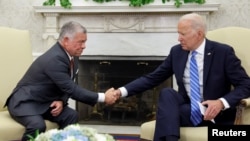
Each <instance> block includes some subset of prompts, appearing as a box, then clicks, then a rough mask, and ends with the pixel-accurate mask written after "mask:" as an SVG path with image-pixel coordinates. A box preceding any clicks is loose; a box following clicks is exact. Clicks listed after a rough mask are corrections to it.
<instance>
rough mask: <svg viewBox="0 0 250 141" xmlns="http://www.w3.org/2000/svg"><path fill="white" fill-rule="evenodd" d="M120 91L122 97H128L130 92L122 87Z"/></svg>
mask: <svg viewBox="0 0 250 141" xmlns="http://www.w3.org/2000/svg"><path fill="white" fill-rule="evenodd" d="M119 90H120V91H121V97H126V96H128V91H127V89H126V88H125V87H120V88H119Z"/></svg>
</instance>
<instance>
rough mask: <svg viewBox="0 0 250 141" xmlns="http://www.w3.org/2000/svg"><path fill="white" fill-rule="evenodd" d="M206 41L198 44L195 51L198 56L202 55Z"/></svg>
mask: <svg viewBox="0 0 250 141" xmlns="http://www.w3.org/2000/svg"><path fill="white" fill-rule="evenodd" d="M205 44H206V39H204V40H203V42H202V43H201V44H200V46H199V47H198V48H197V49H196V50H195V51H196V52H197V53H198V54H201V55H203V54H204V50H205Z"/></svg>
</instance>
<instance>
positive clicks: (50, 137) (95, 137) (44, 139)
mask: <svg viewBox="0 0 250 141" xmlns="http://www.w3.org/2000/svg"><path fill="white" fill-rule="evenodd" d="M29 141H115V139H114V138H113V136H111V135H109V134H100V133H98V132H97V130H95V129H93V128H90V127H84V126H80V125H78V124H75V125H69V126H67V127H65V128H64V129H62V130H58V129H51V130H48V131H46V132H44V133H41V134H38V135H37V136H36V137H30V140H29Z"/></svg>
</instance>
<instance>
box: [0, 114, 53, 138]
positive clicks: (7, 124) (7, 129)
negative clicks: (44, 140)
mask: <svg viewBox="0 0 250 141" xmlns="http://www.w3.org/2000/svg"><path fill="white" fill-rule="evenodd" d="M45 122H46V126H47V130H48V129H53V128H57V124H56V123H52V122H50V121H47V120H46V121H45ZM24 130H25V129H24V127H23V126H22V125H21V124H19V123H17V122H16V121H15V120H13V119H12V118H11V117H10V115H9V112H8V111H1V112H0V133H1V134H0V140H1V141H11V140H18V139H19V140H20V139H21V138H22V135H23V133H24Z"/></svg>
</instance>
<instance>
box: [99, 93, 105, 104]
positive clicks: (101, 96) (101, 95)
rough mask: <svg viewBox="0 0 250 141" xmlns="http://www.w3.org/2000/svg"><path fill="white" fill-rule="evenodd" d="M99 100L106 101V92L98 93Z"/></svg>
mask: <svg viewBox="0 0 250 141" xmlns="http://www.w3.org/2000/svg"><path fill="white" fill-rule="evenodd" d="M97 101H98V102H104V101H105V94H104V93H98V99H97Z"/></svg>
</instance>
